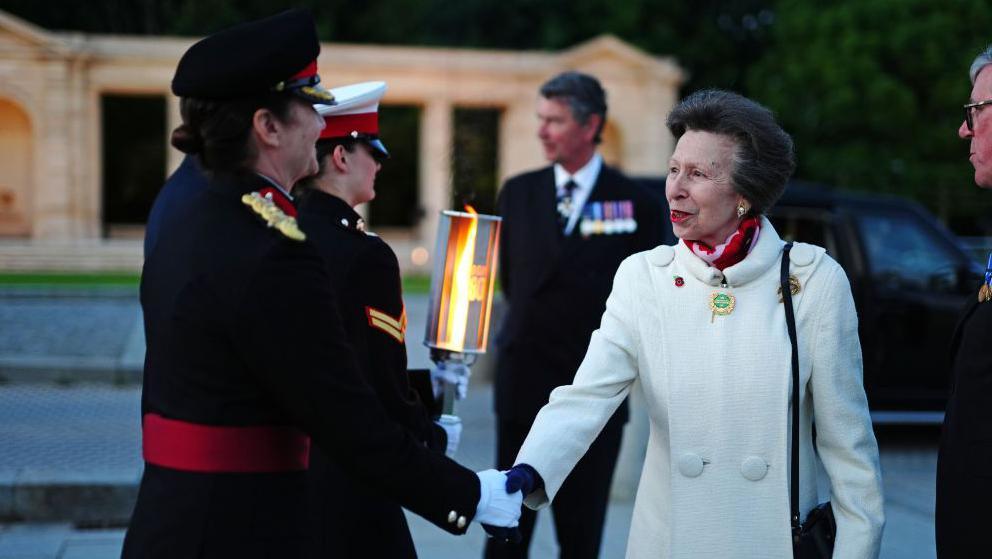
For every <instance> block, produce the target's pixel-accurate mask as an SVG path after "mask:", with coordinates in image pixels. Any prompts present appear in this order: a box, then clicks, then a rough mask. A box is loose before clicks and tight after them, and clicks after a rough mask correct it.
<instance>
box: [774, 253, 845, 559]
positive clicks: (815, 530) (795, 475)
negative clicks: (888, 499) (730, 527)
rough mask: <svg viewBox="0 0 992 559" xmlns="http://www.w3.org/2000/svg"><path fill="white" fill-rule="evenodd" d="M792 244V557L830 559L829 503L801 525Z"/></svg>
mask: <svg viewBox="0 0 992 559" xmlns="http://www.w3.org/2000/svg"><path fill="white" fill-rule="evenodd" d="M790 250H792V243H786V245H785V248H784V249H783V250H782V274H781V275H782V277H781V281H782V288H781V289H782V303H784V306H785V322H786V324H788V326H789V340H790V341H791V342H792V444H791V447H792V467H791V470H792V472H791V475H790V478H791V479H790V488H791V493H790V507H791V511H790V516H789V518H790V520H791V522H792V556H793V557H794V558H795V559H821V558H822V559H829V558H830V557H831V556H832V555H833V552H834V539H835V537H836V536H837V522H836V521H835V520H834V510H833V508H832V507H831V506H830V501H827V502H825V503H820V504H819V505H816V507H815V508H814V509H813V510H812V511H810V513H809V515H807V517H806V521H805V522H802V523H800V522H799V342H798V341H797V339H796V315H795V312H794V311H793V309H792V286H791V285H790V284H789V251H790Z"/></svg>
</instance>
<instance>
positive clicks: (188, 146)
mask: <svg viewBox="0 0 992 559" xmlns="http://www.w3.org/2000/svg"><path fill="white" fill-rule="evenodd" d="M171 142H172V146H173V147H174V148H176V149H178V150H179V151H181V152H183V153H186V154H189V155H196V154H198V153H200V151H201V150H203V138H202V137H201V136H200V135H199V134H198V133H197V132H196V130H193V128H191V127H190V126H189V125H188V124H183V125H180V126H179V128H176V129H175V130H173V131H172V140H171Z"/></svg>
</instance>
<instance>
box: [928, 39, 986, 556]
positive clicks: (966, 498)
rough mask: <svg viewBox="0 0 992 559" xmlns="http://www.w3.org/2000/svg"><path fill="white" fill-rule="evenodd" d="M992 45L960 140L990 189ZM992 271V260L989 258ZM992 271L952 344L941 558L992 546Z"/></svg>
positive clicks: (975, 78) (940, 499)
mask: <svg viewBox="0 0 992 559" xmlns="http://www.w3.org/2000/svg"><path fill="white" fill-rule="evenodd" d="M990 65H992V46H990V47H988V48H987V49H985V51H983V52H982V53H981V54H979V55H978V56H977V57H976V58H975V60H974V62H973V63H972V64H971V72H970V74H971V82H972V84H973V87H972V90H971V102H970V103H968V104H966V105H965V106H964V110H965V119H964V122H962V123H961V126H960V127H959V128H958V136H960V137H961V139H963V140H968V141H970V143H971V147H970V149H969V159H970V161H971V164H972V166H974V168H975V183H976V184H977V185H978V186H979V187H980V188H992V110H990V109H992V68H990ZM989 263H990V266H992V255H990V260H989ZM990 282H992V270H989V269H987V270H986V272H985V280H984V283H983V284H982V286H981V287H980V289H979V290H978V292H977V294H976V296H975V298H974V299H973V300H972V302H971V304H970V305H969V306H968V308H967V310H966V311H965V313H964V316H962V318H961V320H960V322H959V323H958V327H957V330H956V331H955V333H954V339H953V340H952V343H951V352H952V361H951V367H952V368H951V394H950V397H949V399H948V402H947V413H946V415H945V416H944V431H943V433H942V435H941V440H940V451H939V454H938V459H937V508H936V537H937V556H938V557H939V558H941V559H946V558H949V557H952V558H953V557H975V556H976V555H975V554H976V553H978V554H979V555H981V554H982V553H983V552H980V551H976V550H980V549H985V548H987V547H988V544H987V535H986V532H987V530H988V527H987V525H988V522H987V521H988V519H989V515H990V513H989V508H988V507H989V504H990V503H992V415H990V410H992V351H990V350H989V335H990V333H992V287H990V285H989V284H990Z"/></svg>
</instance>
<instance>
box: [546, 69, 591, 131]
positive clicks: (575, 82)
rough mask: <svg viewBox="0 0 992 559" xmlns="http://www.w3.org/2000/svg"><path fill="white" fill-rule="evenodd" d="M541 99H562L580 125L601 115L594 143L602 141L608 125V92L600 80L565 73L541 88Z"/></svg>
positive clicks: (583, 75)
mask: <svg viewBox="0 0 992 559" xmlns="http://www.w3.org/2000/svg"><path fill="white" fill-rule="evenodd" d="M540 93H541V97H544V98H545V99H561V100H564V101H565V102H567V103H568V106H569V108H570V109H571V110H572V118H574V119H575V121H576V122H578V123H579V124H585V123H587V122H589V117H590V116H592V115H599V116H600V121H599V128H598V129H597V130H596V137H595V138H593V142H594V143H597V144H598V143H600V142H601V141H602V137H601V133H602V131H603V126H604V125H605V124H606V92H605V91H603V86H602V85H600V84H599V80H597V79H596V78H594V77H592V76H590V75H588V74H583V73H582V72H563V73H561V74H558V75H557V76H555V77H553V78H551V79H550V80H548V81H546V82H544V85H542V86H541V90H540Z"/></svg>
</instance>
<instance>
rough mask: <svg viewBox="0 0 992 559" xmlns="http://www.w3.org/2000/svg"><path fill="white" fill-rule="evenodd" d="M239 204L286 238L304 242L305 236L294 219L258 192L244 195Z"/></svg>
mask: <svg viewBox="0 0 992 559" xmlns="http://www.w3.org/2000/svg"><path fill="white" fill-rule="evenodd" d="M241 202H242V203H243V204H244V205H246V206H248V207H249V208H251V209H252V210H254V211H255V213H257V214H258V215H260V216H262V219H264V220H265V222H266V223H267V224H268V225H269V227H275V228H276V229H278V230H279V232H280V233H282V234H283V235H284V236H286V237H287V238H290V239H293V240H294V241H305V240H306V239H307V236H306V234H305V233H303V231H301V230H300V227H299V226H298V225H297V224H296V218H295V217H293V216H290V215H286V212H284V211H282V210H281V209H279V206H277V205H276V203H275V202H273V201H272V200H270V199H269V198H266V197H265V196H262V195H261V194H260V193H258V192H252V193H250V194H245V195H244V196H242V197H241Z"/></svg>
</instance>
